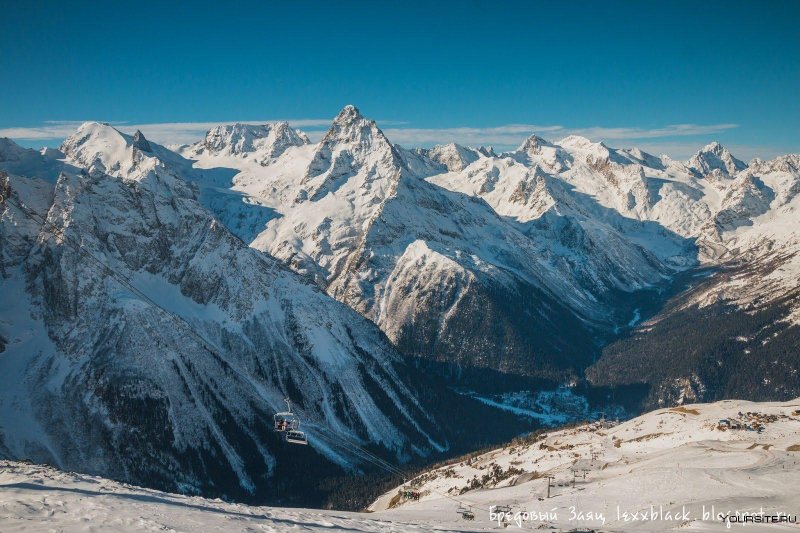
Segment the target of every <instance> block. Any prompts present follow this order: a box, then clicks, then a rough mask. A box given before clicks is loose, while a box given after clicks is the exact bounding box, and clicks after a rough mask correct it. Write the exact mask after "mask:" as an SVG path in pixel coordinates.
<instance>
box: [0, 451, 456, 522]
mask: <svg viewBox="0 0 800 533" xmlns="http://www.w3.org/2000/svg"><path fill="white" fill-rule="evenodd" d="M434 525H435V526H436V527H437V530H439V531H448V530H449V531H459V529H460V528H458V526H459V524H457V523H455V524H453V526H454V527H453V528H452V529H448V528H441V529H440V528H439V527H438V525H439V524H437V523H436V521H435V520H427V521H419V522H417V521H396V520H392V521H389V520H385V519H383V518H380V517H375V516H373V515H369V514H359V513H347V512H341V511H323V510H315V509H285V508H278V507H254V506H248V505H243V504H234V503H226V502H223V501H222V500H210V499H205V498H201V497H197V496H195V497H192V496H182V495H178V494H170V493H165V492H159V491H155V490H148V489H144V488H139V487H136V486H132V485H123V484H120V483H116V482H114V481H110V480H108V479H103V478H100V477H94V476H87V475H82V474H74V473H66V472H61V471H58V470H55V469H53V468H50V467H46V466H38V465H33V464H27V463H17V462H10V461H0V530H2V531H4V532H8V533H11V532H17V531H32V532H39V531H41V532H49V531H68V532H84V531H87V532H88V531H118V532H129V531H175V532H189V531H209V532H213V531H220V532H222V531H226V532H230V531H271V532H278V531H291V530H300V531H331V530H339V531H363V532H376V533H380V532H385V533H388V532H392V531H408V532H426V531H430V530H431V528H432V527H433V526H434Z"/></svg>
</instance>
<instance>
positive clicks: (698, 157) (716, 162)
mask: <svg viewBox="0 0 800 533" xmlns="http://www.w3.org/2000/svg"><path fill="white" fill-rule="evenodd" d="M686 165H687V166H688V167H689V168H691V169H692V170H694V171H696V172H698V173H699V174H700V175H701V176H705V175H707V174H711V173H712V172H713V171H715V170H718V171H719V172H720V173H721V174H722V175H723V176H732V175H733V174H735V173H737V172H739V171H740V170H744V169H745V168H747V165H746V164H745V163H744V162H743V161H740V160H738V159H736V158H735V157H734V156H733V154H732V153H731V152H730V151H729V150H728V149H727V148H725V147H724V146H722V145H721V144H719V143H718V142H712V143H710V144H708V145H706V146H704V147H703V148H702V149H701V150H699V151H698V152H697V153H696V154H695V155H694V156H692V158H691V159H689V161H687V162H686Z"/></svg>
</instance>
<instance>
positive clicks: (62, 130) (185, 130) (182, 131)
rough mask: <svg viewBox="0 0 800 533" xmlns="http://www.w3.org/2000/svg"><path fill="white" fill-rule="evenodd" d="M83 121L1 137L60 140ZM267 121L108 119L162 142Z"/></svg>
mask: <svg viewBox="0 0 800 533" xmlns="http://www.w3.org/2000/svg"><path fill="white" fill-rule="evenodd" d="M331 120H332V119H330V118H319V119H298V120H290V121H289V123H290V124H291V125H292V126H293V127H296V128H321V127H328V126H330V123H331ZM84 122H86V121H83V120H75V121H68V120H59V121H49V122H45V123H44V124H43V125H41V126H34V127H20V128H4V129H0V137H11V138H12V139H20V140H26V141H34V140H41V141H48V140H60V139H64V138H66V137H68V136H70V135H72V134H73V133H74V132H75V130H76V129H78V127H79V126H80V125H81V124H83V123H84ZM235 122H239V123H242V124H267V123H270V122H278V121H277V120H244V121H236V120H232V121H222V122H163V123H142V124H131V123H127V122H110V124H111V125H112V126H114V127H115V128H117V129H118V130H120V131H122V132H125V133H133V132H135V131H136V130H141V131H142V132H143V133H144V135H145V137H147V138H148V139H152V140H153V141H155V142H157V143H161V144H188V143H192V142H195V141H197V140H199V139H201V138H202V137H203V136H204V135H205V133H206V132H207V131H208V130H209V129H211V128H213V127H214V126H217V125H219V124H233V123H235Z"/></svg>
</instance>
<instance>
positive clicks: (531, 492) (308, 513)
mask: <svg viewBox="0 0 800 533" xmlns="http://www.w3.org/2000/svg"><path fill="white" fill-rule="evenodd" d="M740 412H741V413H742V416H740V415H739V413H740ZM750 413H752V414H750ZM723 418H727V419H729V420H731V421H737V420H742V421H745V420H746V421H747V422H748V423H753V422H755V421H757V420H761V421H762V422H763V424H764V431H763V433H760V434H759V433H756V432H750V431H745V430H734V429H729V430H726V431H722V430H721V429H719V421H720V419H723ZM790 450H793V451H790ZM593 452H594V453H595V454H596V455H595V458H594V460H592V453H593ZM798 462H800V399H798V400H795V401H792V402H786V403H751V402H742V401H726V402H719V403H715V404H697V405H692V406H690V407H687V408H685V409H662V410H659V411H655V412H652V413H648V414H646V415H644V416H641V417H639V418H635V419H633V420H630V421H628V422H626V423H624V424H620V425H618V426H614V427H608V428H606V427H603V426H601V425H600V424H592V425H584V426H579V427H576V428H573V429H567V430H560V431H556V432H553V433H550V434H548V435H547V436H546V437H540V438H539V439H537V440H535V441H534V440H532V439H531V440H528V441H526V440H519V441H517V442H514V443H512V444H511V445H509V446H506V447H504V448H500V449H497V450H494V451H491V452H488V453H484V454H481V455H476V456H474V457H472V458H471V459H469V460H468V461H462V462H460V463H456V464H453V465H449V466H446V467H443V468H440V469H437V470H432V471H430V472H427V473H425V474H423V475H422V476H420V477H419V478H417V479H415V480H413V481H412V482H411V484H410V487H413V488H414V490H418V491H420V492H421V493H422V498H421V499H420V501H418V502H407V501H403V500H401V499H400V500H398V499H397V498H396V495H397V492H396V491H391V492H390V493H388V494H386V495H385V496H383V497H381V498H380V499H379V500H378V501H376V502H375V504H373V506H372V509H373V511H374V512H373V513H370V514H366V513H346V512H339V511H326V510H310V509H285V508H276V507H255V506H247V505H241V504H230V503H225V502H222V501H220V500H210V499H205V498H200V497H189V496H181V495H176V494H169V493H164V492H159V491H154V490H147V489H142V488H138V487H134V486H130V485H123V484H119V483H115V482H113V481H109V480H106V479H102V478H97V477H92V476H86V475H80V474H73V473H65V472H61V471H58V470H55V469H53V468H51V467H46V466H39V465H32V464H27V463H18V462H10V461H0V530H2V531H4V532H6V531H9V532H14V531H67V532H71V531H147V530H158V531H180V532H184V531H185V532H190V531H273V532H279V531H364V532H368V531H369V532H373V531H374V532H389V531H393V532H406V531H408V532H415V531H419V532H427V531H494V530H503V529H504V528H503V526H502V521H501V523H498V522H497V521H492V520H490V514H489V511H488V510H487V509H489V507H490V506H492V505H497V506H502V505H508V506H509V507H510V508H511V515H510V518H509V520H508V530H512V531H513V530H515V529H516V528H517V522H516V521H515V517H519V519H520V524H521V525H522V527H523V528H524V529H526V530H531V529H543V530H546V531H570V530H573V529H575V530H579V531H584V530H588V529H595V530H597V531H669V530H679V531H726V530H727V528H726V524H725V523H724V522H722V521H721V520H720V519H719V518H718V517H716V516H711V517H706V518H704V517H703V516H702V511H703V506H704V505H705V506H706V509H707V511H708V512H709V513H711V508H712V506H713V509H714V513H715V514H720V513H722V514H727V513H729V512H731V513H735V512H736V511H740V512H741V513H744V512H759V511H760V510H761V509H762V507H763V509H764V511H765V512H766V513H767V514H769V513H776V512H783V513H786V514H789V515H793V516H794V515H797V514H800V475H798V473H800V465H798ZM495 465H496V466H495ZM574 468H578V469H579V470H578V477H577V480H576V483H575V486H574V487H572V486H571V484H572V479H573V475H572V470H573V469H574ZM513 469H519V470H525V473H518V472H517V473H514V474H513V475H511V476H509V477H505V476H504V475H496V473H497V472H500V474H504V473H507V472H508V471H509V470H511V471H515V470H513ZM584 469H585V470H586V479H583V471H584ZM534 471H535V472H536V474H534V473H533V472H534ZM487 473H489V474H494V475H495V479H500V478H504V479H502V481H498V482H493V481H487V482H485V488H478V489H474V490H469V491H467V492H465V493H463V494H460V492H461V490H460V489H461V487H463V486H464V485H465V484H466V483H468V482H470V481H471V480H472V479H473V477H474V476H477V477H478V478H481V477H483V476H484V475H485V474H487ZM548 474H549V475H551V476H554V478H555V480H554V483H553V484H554V486H553V487H552V489H551V491H552V497H551V498H550V499H545V500H543V501H541V500H539V498H540V497H542V498H543V497H545V496H546V490H547V489H546V478H544V477H542V476H545V475H548ZM454 487H456V488H457V489H458V490H454V489H453V488H454ZM440 493H441V494H440ZM445 495H446V496H448V497H449V498H453V499H449V498H448V497H445ZM455 500H458V501H455ZM398 501H399V503H400V504H399V505H395V506H394V508H392V509H388V510H387V507H389V505H390V502H394V503H397V502H398ZM459 502H463V504H464V506H465V508H466V507H467V506H469V505H472V511H473V512H474V514H475V520H474V521H470V522H467V521H464V520H462V519H461V517H460V515H459V514H458V513H457V512H456V511H457V509H458V507H459V505H460V504H459ZM651 505H652V506H654V510H655V512H660V513H661V515H660V516H661V517H660V518H658V517H657V518H656V519H654V520H644V519H643V518H642V517H643V516H645V515H644V514H637V515H636V516H637V517H638V519H636V520H634V519H633V518H632V517H633V516H634V513H650V512H652V511H651V508H650V506H651ZM617 506H619V509H620V513H623V512H626V513H628V515H629V517H631V518H630V519H629V520H627V521H626V520H625V519H624V518H617V514H616V513H617ZM660 506H663V509H660V508H659V507H660ZM572 507H574V508H575V512H576V515H577V513H578V512H580V513H583V517H582V518H580V519H579V518H574V519H572V518H571V508H572ZM684 507H685V510H686V512H688V513H689V518H684V517H683V516H682V517H681V518H678V519H672V518H666V517H667V514H666V513H672V514H673V515H675V514H677V513H680V512H682V511H683V510H684ZM523 510H525V511H527V512H528V515H527V516H528V520H527V521H522V517H524V516H525V515H518V514H517V513H519V512H522V511H523ZM539 513H542V514H544V515H548V516H544V517H540V516H539ZM589 513H594V514H603V516H604V518H605V522H603V519H602V518H593V517H592V518H589V516H588V515H589ZM648 516H649V515H648ZM730 530H731V531H738V530H741V531H797V530H798V526H796V525H795V526H794V527H789V526H786V525H780V524H772V525H768V526H767V525H761V526H760V527H759V526H755V525H752V524H750V525H748V526H747V527H744V528H742V526H741V525H738V524H735V523H734V524H731V529H730Z"/></svg>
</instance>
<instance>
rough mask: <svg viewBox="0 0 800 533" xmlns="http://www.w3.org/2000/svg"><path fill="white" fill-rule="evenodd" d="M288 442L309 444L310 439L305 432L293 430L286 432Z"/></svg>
mask: <svg viewBox="0 0 800 533" xmlns="http://www.w3.org/2000/svg"><path fill="white" fill-rule="evenodd" d="M286 442H290V443H292V444H308V438H307V437H306V434H305V433H304V432H302V431H299V430H296V429H293V430H291V431H287V432H286Z"/></svg>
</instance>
